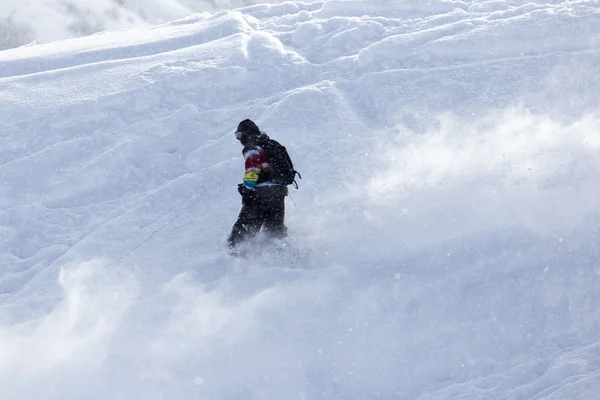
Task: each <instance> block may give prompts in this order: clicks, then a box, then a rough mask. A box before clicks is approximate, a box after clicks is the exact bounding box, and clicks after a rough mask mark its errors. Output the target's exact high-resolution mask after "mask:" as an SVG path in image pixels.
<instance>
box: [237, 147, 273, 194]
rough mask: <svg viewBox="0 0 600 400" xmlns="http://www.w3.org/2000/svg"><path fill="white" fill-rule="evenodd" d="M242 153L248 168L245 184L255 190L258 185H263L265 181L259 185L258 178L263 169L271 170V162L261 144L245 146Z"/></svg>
mask: <svg viewBox="0 0 600 400" xmlns="http://www.w3.org/2000/svg"><path fill="white" fill-rule="evenodd" d="M242 154H243V155H244V160H245V168H246V172H245V174H244V186H246V187H247V188H249V189H252V190H254V189H256V187H257V186H262V185H263V182H261V184H260V185H258V178H259V175H260V173H261V171H265V172H266V171H268V170H269V162H268V161H267V156H266V155H265V151H264V150H263V149H262V148H260V147H259V146H247V147H244V150H242ZM264 183H266V182H264Z"/></svg>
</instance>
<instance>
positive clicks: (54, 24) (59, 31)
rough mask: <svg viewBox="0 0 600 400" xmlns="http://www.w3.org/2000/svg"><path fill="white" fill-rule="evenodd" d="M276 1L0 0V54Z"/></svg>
mask: <svg viewBox="0 0 600 400" xmlns="http://www.w3.org/2000/svg"><path fill="white" fill-rule="evenodd" d="M281 1H282V0H143V1H138V0H3V2H2V8H0V50H3V49H9V48H13V47H18V46H23V45H31V44H35V43H48V42H53V41H57V40H64V39H69V38H76V37H81V36H88V35H92V34H95V33H99V32H100V33H101V32H105V31H122V30H126V29H131V28H135V27H144V26H149V25H151V24H157V23H164V22H168V21H172V20H174V19H176V18H182V17H185V16H188V15H190V14H192V13H215V12H218V11H221V10H227V9H235V8H238V7H242V6H248V5H251V4H256V3H257V2H258V3H278V2H281Z"/></svg>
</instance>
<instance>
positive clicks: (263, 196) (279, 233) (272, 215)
mask: <svg viewBox="0 0 600 400" xmlns="http://www.w3.org/2000/svg"><path fill="white" fill-rule="evenodd" d="M286 194H287V188H286V187H285V186H264V187H260V188H257V189H256V191H255V192H254V193H252V194H251V195H245V196H242V210H241V211H240V215H239V216H238V219H237V221H236V222H235V224H234V225H233V229H232V230H231V235H229V239H228V243H229V247H235V246H237V245H238V244H240V243H242V242H244V241H246V240H248V239H251V238H253V237H254V236H256V234H257V233H258V232H259V231H260V228H263V231H264V232H265V233H266V234H267V235H268V236H270V237H275V238H283V237H286V236H287V228H286V226H285V224H284V218H285V196H286Z"/></svg>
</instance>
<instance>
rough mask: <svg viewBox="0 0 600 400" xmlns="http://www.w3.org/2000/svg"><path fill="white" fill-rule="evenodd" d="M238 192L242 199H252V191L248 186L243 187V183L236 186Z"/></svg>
mask: <svg viewBox="0 0 600 400" xmlns="http://www.w3.org/2000/svg"><path fill="white" fill-rule="evenodd" d="M238 192H240V194H241V195H242V197H253V196H254V190H252V189H250V188H249V187H248V186H246V185H244V184H243V183H240V184H239V185H238Z"/></svg>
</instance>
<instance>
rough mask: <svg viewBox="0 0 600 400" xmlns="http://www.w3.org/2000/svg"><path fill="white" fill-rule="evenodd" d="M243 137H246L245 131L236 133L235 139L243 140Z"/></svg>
mask: <svg viewBox="0 0 600 400" xmlns="http://www.w3.org/2000/svg"><path fill="white" fill-rule="evenodd" d="M243 135H244V132H243V131H235V137H236V139H237V140H242V136H243Z"/></svg>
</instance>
